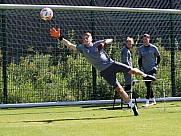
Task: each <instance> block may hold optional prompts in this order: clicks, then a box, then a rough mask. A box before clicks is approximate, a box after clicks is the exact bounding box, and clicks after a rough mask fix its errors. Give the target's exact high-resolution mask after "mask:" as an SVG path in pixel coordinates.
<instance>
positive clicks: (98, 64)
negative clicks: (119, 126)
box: [50, 28, 155, 116]
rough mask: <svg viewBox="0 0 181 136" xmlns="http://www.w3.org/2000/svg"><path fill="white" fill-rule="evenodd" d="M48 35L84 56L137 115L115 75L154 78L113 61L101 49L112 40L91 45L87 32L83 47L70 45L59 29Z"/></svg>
mask: <svg viewBox="0 0 181 136" xmlns="http://www.w3.org/2000/svg"><path fill="white" fill-rule="evenodd" d="M50 35H51V36H52V37H55V38H57V39H59V40H60V41H61V42H62V43H63V44H64V45H66V46H67V47H68V48H70V49H72V50H74V51H79V52H81V53H82V54H83V55H84V56H85V58H86V59H87V60H88V61H89V62H90V63H91V64H92V65H93V66H94V67H95V68H96V69H97V70H99V71H100V74H101V76H102V77H103V78H104V79H105V80H106V81H107V82H108V83H109V85H111V86H113V87H114V88H115V89H116V91H117V92H118V93H119V94H120V96H121V97H122V98H123V99H124V101H126V102H127V103H128V104H129V106H130V107H131V108H132V110H133V112H134V115H135V116H138V115H139V112H138V110H137V107H136V105H134V104H133V103H132V101H131V100H130V98H129V96H128V94H127V93H126V92H125V91H124V89H123V88H122V86H121V85H120V83H119V82H118V81H117V79H116V73H118V72H126V73H129V74H136V75H141V76H143V77H145V78H148V79H151V80H155V77H153V76H151V75H147V74H145V73H143V72H142V71H140V70H139V69H137V68H132V67H130V66H127V65H125V64H123V63H119V62H115V61H113V60H112V59H111V58H110V57H109V56H108V55H107V53H106V52H105V51H104V49H103V48H104V46H106V45H107V44H110V43H111V42H112V41H113V39H105V40H99V41H96V42H94V43H93V42H92V35H91V34H90V33H88V32H87V33H85V34H84V35H83V36H82V40H83V44H84V46H79V45H75V44H72V43H71V42H70V41H68V40H66V39H65V38H63V37H62V36H61V34H60V28H58V30H56V29H55V28H52V29H50Z"/></svg>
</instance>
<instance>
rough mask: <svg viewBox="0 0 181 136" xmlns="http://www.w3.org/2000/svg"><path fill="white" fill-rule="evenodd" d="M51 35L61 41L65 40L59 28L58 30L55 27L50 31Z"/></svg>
mask: <svg viewBox="0 0 181 136" xmlns="http://www.w3.org/2000/svg"><path fill="white" fill-rule="evenodd" d="M50 35H51V36H52V37H55V38H57V39H59V40H60V41H61V40H62V39H63V37H62V36H61V34H60V28H58V29H57V30H56V29H55V28H54V27H53V28H52V29H50Z"/></svg>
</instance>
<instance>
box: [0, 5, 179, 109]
mask: <svg viewBox="0 0 181 136" xmlns="http://www.w3.org/2000/svg"><path fill="white" fill-rule="evenodd" d="M44 7H49V8H51V9H53V10H80V11H106V12H109V11H110V12H112V11H113V12H143V13H144V12H146V13H162V14H178V15H179V14H181V10H178V9H153V8H127V7H98V6H66V5H25V4H0V9H1V10H19V9H24V10H26V9H32V10H40V9H42V8H44ZM137 82H140V81H137ZM164 91H165V90H164ZM164 93H165V92H164ZM156 100H157V101H164V102H165V101H181V97H167V98H165V94H164V98H157V99H156ZM144 101H145V99H138V100H137V102H144ZM133 102H134V99H133ZM112 103H113V100H90V101H74V102H71V101H70V102H45V103H22V104H0V108H19V107H43V106H65V105H87V104H112ZM116 103H120V100H116ZM164 108H165V106H164Z"/></svg>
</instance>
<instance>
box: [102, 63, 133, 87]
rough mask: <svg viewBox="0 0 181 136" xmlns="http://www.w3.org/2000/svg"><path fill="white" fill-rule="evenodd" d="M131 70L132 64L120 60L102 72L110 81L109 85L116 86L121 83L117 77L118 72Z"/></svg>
mask: <svg viewBox="0 0 181 136" xmlns="http://www.w3.org/2000/svg"><path fill="white" fill-rule="evenodd" d="M130 70H131V67H130V66H128V65H126V64H123V63H119V62H114V63H113V64H112V65H111V66H110V67H108V68H107V69H105V70H103V71H101V72H100V74H101V76H102V77H103V78H104V79H105V80H106V81H107V82H108V84H109V85H111V86H113V87H114V88H116V87H117V86H118V85H120V83H119V82H118V81H117V79H116V74H117V73H118V72H121V73H128V72H129V71H130Z"/></svg>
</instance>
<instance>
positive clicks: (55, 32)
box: [50, 27, 77, 51]
mask: <svg viewBox="0 0 181 136" xmlns="http://www.w3.org/2000/svg"><path fill="white" fill-rule="evenodd" d="M50 35H51V36H52V37H55V38H57V39H59V40H60V41H61V42H62V43H63V44H65V45H66V46H67V47H68V48H70V49H72V50H74V51H77V48H76V45H75V44H72V43H71V42H70V41H68V40H66V39H65V38H63V37H62V36H61V34H60V28H58V29H57V30H56V29H55V28H54V27H53V28H52V29H50Z"/></svg>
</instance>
